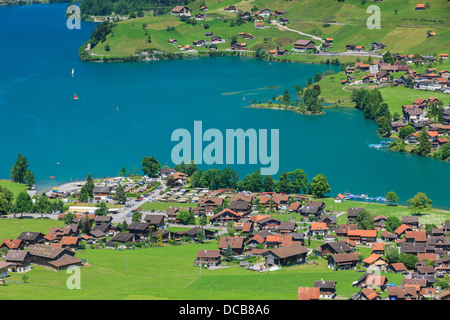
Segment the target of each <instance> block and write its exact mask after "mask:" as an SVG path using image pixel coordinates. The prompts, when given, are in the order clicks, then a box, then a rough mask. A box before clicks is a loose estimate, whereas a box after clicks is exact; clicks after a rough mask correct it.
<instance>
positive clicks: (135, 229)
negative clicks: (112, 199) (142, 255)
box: [127, 222, 150, 238]
mask: <svg viewBox="0 0 450 320" xmlns="http://www.w3.org/2000/svg"><path fill="white" fill-rule="evenodd" d="M127 230H128V232H129V233H130V234H131V235H134V236H135V237H136V238H138V237H143V238H146V237H148V235H149V232H150V223H148V222H132V223H131V224H130V225H129V226H128V228H127Z"/></svg>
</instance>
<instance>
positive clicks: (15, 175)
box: [10, 153, 36, 189]
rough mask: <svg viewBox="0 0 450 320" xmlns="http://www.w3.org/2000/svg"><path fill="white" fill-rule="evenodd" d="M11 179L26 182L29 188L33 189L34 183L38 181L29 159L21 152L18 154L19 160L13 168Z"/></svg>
mask: <svg viewBox="0 0 450 320" xmlns="http://www.w3.org/2000/svg"><path fill="white" fill-rule="evenodd" d="M10 176H11V181H13V182H17V183H24V184H26V185H27V187H28V189H32V188H33V185H34V184H35V183H36V179H35V177H34V174H33V172H31V170H30V168H28V160H27V158H26V157H25V156H22V155H21V154H20V153H19V154H18V156H17V160H16V162H15V163H14V165H13V166H12V168H11V173H10Z"/></svg>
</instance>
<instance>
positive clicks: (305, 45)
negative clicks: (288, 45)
mask: <svg viewBox="0 0 450 320" xmlns="http://www.w3.org/2000/svg"><path fill="white" fill-rule="evenodd" d="M314 46H315V42H314V41H312V40H297V41H295V42H294V49H293V50H294V51H306V50H310V49H314Z"/></svg>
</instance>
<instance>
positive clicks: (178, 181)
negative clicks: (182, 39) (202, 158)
mask: <svg viewBox="0 0 450 320" xmlns="http://www.w3.org/2000/svg"><path fill="white" fill-rule="evenodd" d="M199 41H203V44H204V43H205V41H204V40H199ZM203 44H202V45H203ZM197 46H198V45H197ZM188 47H189V46H188ZM189 48H190V47H189ZM172 178H173V179H174V180H175V185H177V186H184V185H185V184H186V183H187V174H185V173H183V172H175V173H174V174H173V175H172Z"/></svg>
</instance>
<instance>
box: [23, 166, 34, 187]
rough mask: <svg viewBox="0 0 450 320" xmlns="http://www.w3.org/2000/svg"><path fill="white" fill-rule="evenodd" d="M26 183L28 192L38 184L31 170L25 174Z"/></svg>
mask: <svg viewBox="0 0 450 320" xmlns="http://www.w3.org/2000/svg"><path fill="white" fill-rule="evenodd" d="M24 182H25V183H26V185H27V187H28V190H31V189H32V188H33V185H34V184H35V183H36V178H35V177H34V174H33V172H31V170H30V169H28V170H27V171H26V172H25V176H24Z"/></svg>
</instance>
